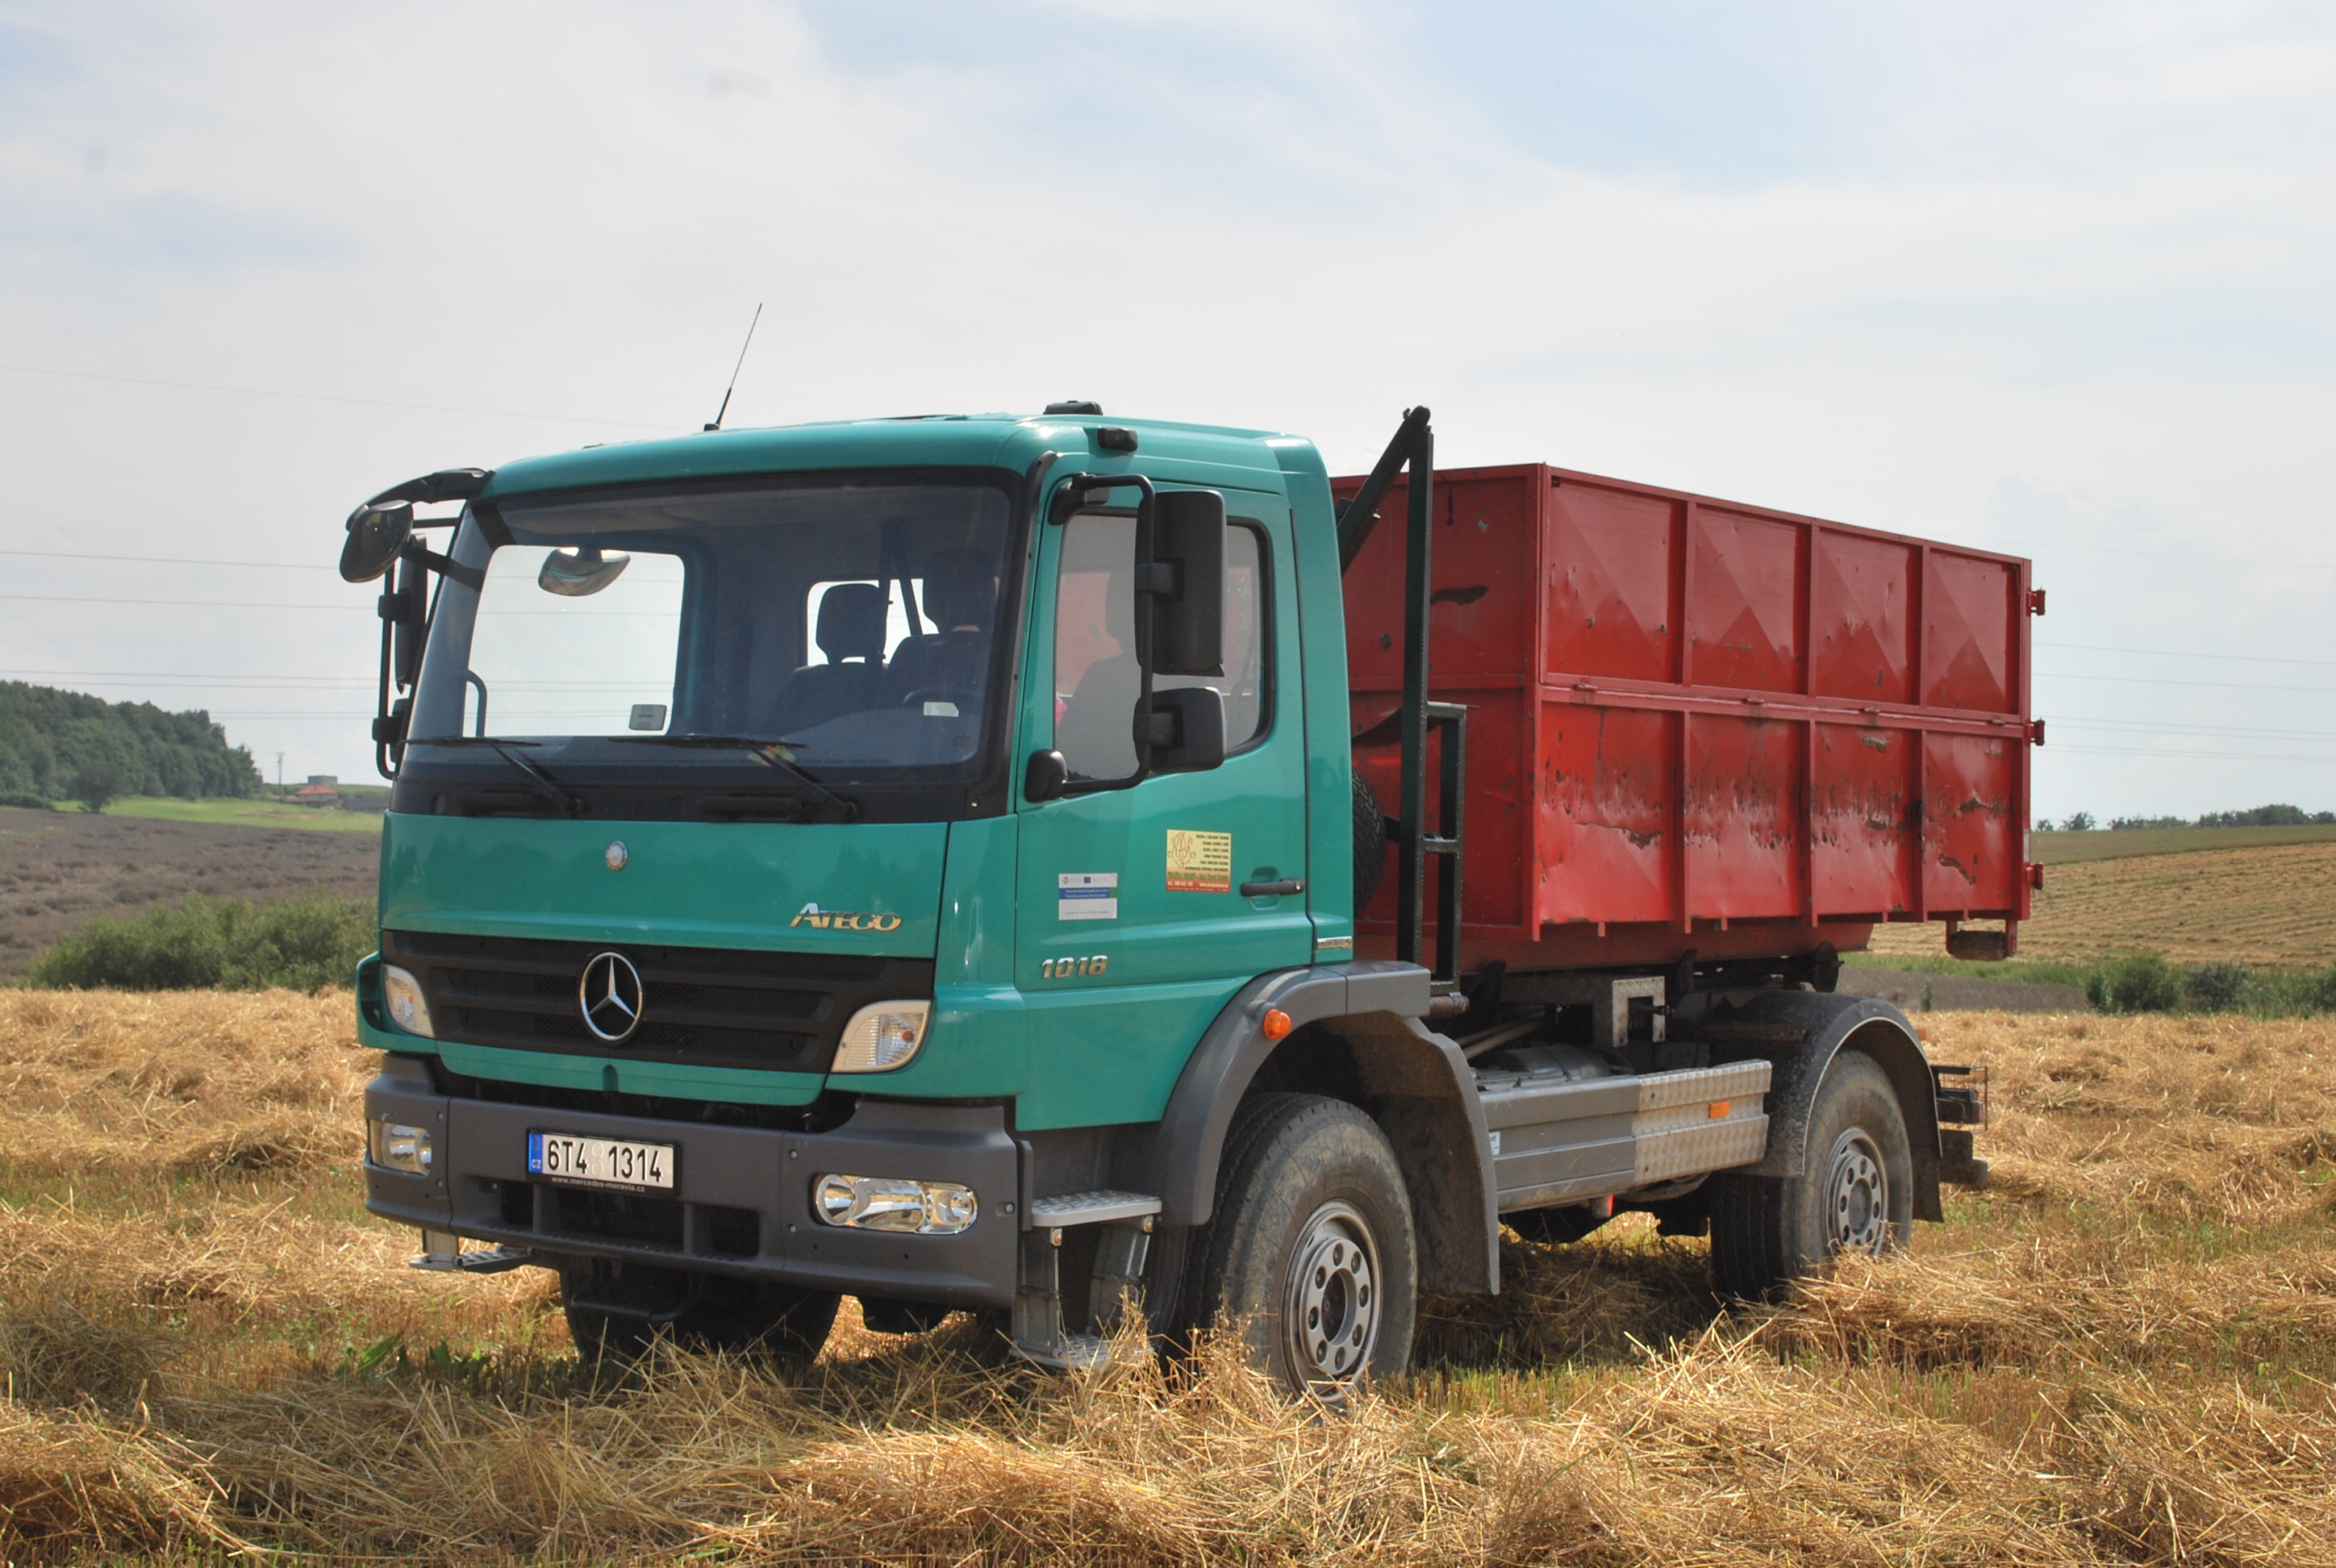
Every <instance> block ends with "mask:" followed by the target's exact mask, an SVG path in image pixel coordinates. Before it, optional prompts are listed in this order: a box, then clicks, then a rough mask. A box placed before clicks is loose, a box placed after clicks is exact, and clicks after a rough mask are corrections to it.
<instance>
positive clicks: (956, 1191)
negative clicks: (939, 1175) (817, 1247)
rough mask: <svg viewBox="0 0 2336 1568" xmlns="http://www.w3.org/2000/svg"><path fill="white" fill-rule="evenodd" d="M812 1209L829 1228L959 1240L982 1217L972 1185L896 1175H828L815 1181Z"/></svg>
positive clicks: (813, 1184)
mask: <svg viewBox="0 0 2336 1568" xmlns="http://www.w3.org/2000/svg"><path fill="white" fill-rule="evenodd" d="M811 1206H812V1213H815V1214H817V1215H818V1216H819V1218H820V1220H821V1221H822V1222H823V1223H825V1224H830V1225H842V1226H844V1227H846V1228H847V1229H850V1230H855V1231H907V1232H914V1233H915V1234H917V1235H920V1236H954V1235H956V1234H957V1233H958V1232H959V1231H963V1230H967V1229H969V1228H970V1227H971V1226H972V1224H973V1222H974V1221H975V1220H976V1219H978V1217H979V1216H980V1213H981V1204H980V1203H979V1201H978V1200H977V1199H976V1198H975V1197H974V1195H973V1189H972V1188H971V1187H961V1186H959V1185H958V1183H955V1182H911V1181H908V1180H905V1179H902V1178H898V1177H891V1176H822V1177H820V1178H819V1179H818V1180H817V1181H816V1182H814V1183H812V1205H811Z"/></svg>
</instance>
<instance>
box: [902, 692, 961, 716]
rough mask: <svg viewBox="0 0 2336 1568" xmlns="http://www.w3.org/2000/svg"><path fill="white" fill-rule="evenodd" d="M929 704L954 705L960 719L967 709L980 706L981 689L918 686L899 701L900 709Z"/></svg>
mask: <svg viewBox="0 0 2336 1568" xmlns="http://www.w3.org/2000/svg"><path fill="white" fill-rule="evenodd" d="M929 702H947V703H954V704H955V705H956V706H957V710H958V716H959V717H960V718H962V717H963V716H965V712H966V710H967V709H968V708H974V707H979V706H981V688H980V687H974V686H920V687H917V689H916V690H914V691H912V692H910V693H909V694H908V696H904V697H902V698H901V699H900V706H902V707H919V706H922V705H924V704H926V703H929Z"/></svg>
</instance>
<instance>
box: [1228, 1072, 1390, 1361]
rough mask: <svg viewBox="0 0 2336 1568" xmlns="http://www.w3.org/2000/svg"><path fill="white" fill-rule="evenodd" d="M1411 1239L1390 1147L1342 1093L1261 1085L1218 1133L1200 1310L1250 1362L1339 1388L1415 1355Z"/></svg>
mask: <svg viewBox="0 0 2336 1568" xmlns="http://www.w3.org/2000/svg"><path fill="white" fill-rule="evenodd" d="M1418 1288H1419V1249H1418V1242H1417V1238H1416V1233H1415V1232H1414V1230H1413V1228H1412V1219H1411V1200H1410V1197H1409V1194H1408V1193H1406V1190H1405V1188H1404V1183H1403V1172H1402V1170H1401V1168H1400V1167H1399V1166H1397V1164H1396V1159H1395V1153H1394V1151H1393V1150H1392V1149H1390V1148H1389V1147H1388V1146H1387V1139H1386V1137H1385V1136H1384V1135H1382V1134H1381V1133H1380V1132H1379V1130H1378V1128H1377V1125H1375V1124H1373V1123H1372V1121H1371V1119H1370V1118H1369V1117H1368V1116H1366V1115H1363V1114H1362V1113H1361V1112H1360V1111H1358V1110H1357V1109H1355V1107H1354V1106H1352V1105H1347V1104H1345V1103H1344V1102H1343V1101H1338V1100H1332V1099H1326V1098H1323V1097H1321V1096H1315V1095H1283V1094H1276V1095H1263V1096H1259V1097H1258V1098H1256V1099H1254V1100H1251V1101H1250V1102H1249V1103H1248V1104H1246V1105H1242V1106H1241V1110H1240V1111H1239V1112H1238V1113H1237V1114H1236V1115H1234V1117H1233V1123H1232V1125H1231V1128H1229V1129H1228V1130H1227V1132H1226V1135H1225V1148H1224V1163H1223V1165H1222V1174H1220V1176H1219V1179H1218V1190H1217V1213H1216V1219H1215V1221H1214V1222H1213V1223H1212V1225H1211V1226H1210V1227H1209V1234H1208V1240H1207V1242H1206V1251H1205V1253H1204V1255H1203V1260H1202V1272H1201V1278H1200V1292H1201V1293H1200V1306H1201V1311H1200V1313H1199V1314H1198V1315H1199V1316H1200V1318H1201V1320H1202V1321H1204V1322H1215V1323H1219V1324H1222V1325H1225V1326H1228V1327H1235V1326H1237V1327H1238V1328H1239V1329H1240V1331H1241V1335H1242V1337H1243V1339H1245V1340H1246V1342H1247V1346H1248V1349H1249V1359H1250V1361H1251V1365H1253V1366H1255V1367H1256V1368H1258V1369H1259V1370H1260V1371H1262V1372H1265V1373H1266V1374H1267V1375H1269V1376H1270V1377H1271V1378H1274V1379H1275V1380H1276V1381H1278V1382H1280V1384H1281V1385H1282V1386H1283V1387H1284V1388H1288V1389H1290V1390H1291V1391H1292V1392H1299V1393H1308V1394H1311V1395H1313V1396H1315V1397H1317V1398H1327V1399H1334V1400H1335V1399H1338V1398H1342V1397H1343V1396H1344V1395H1345V1394H1346V1393H1347V1392H1348V1390H1349V1389H1351V1388H1354V1387H1355V1386H1356V1385H1357V1384H1358V1382H1360V1381H1361V1380H1363V1379H1364V1378H1391V1377H1395V1376H1397V1375H1398V1374H1399V1373H1401V1372H1402V1371H1403V1370H1404V1368H1406V1367H1408V1366H1409V1365H1410V1363H1411V1337H1412V1329H1413V1326H1414V1323H1415V1320H1416V1315H1417V1309H1418V1303H1417V1296H1418Z"/></svg>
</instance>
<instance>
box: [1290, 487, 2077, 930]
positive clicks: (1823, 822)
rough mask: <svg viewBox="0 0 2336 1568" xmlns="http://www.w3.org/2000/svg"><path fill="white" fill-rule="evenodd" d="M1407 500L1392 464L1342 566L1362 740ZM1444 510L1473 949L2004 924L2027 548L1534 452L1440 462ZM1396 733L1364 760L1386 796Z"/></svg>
mask: <svg viewBox="0 0 2336 1568" xmlns="http://www.w3.org/2000/svg"><path fill="white" fill-rule="evenodd" d="M1332 484H1333V488H1334V490H1335V491H1336V492H1337V493H1338V496H1339V498H1340V500H1342V501H1343V500H1345V499H1346V498H1347V497H1348V496H1351V495H1352V494H1354V492H1356V491H1357V490H1358V489H1359V488H1360V486H1361V481H1360V479H1358V478H1357V479H1345V480H1337V481H1333V482H1332ZM1405 505H1406V497H1405V494H1404V487H1403V485H1402V483H1401V482H1398V483H1397V485H1396V486H1395V487H1394V488H1393V489H1392V490H1390V491H1389V492H1387V497H1386V499H1385V500H1384V501H1383V502H1381V503H1380V505H1379V507H1378V512H1379V515H1380V517H1381V518H1382V519H1383V520H1384V521H1381V522H1380V524H1379V526H1378V528H1377V531H1375V532H1374V533H1373V534H1372V536H1371V538H1370V540H1369V541H1368V543H1366V545H1365V546H1364V548H1363V550H1362V552H1361V554H1360V555H1358V557H1357V558H1356V560H1355V562H1354V564H1353V566H1352V567H1351V568H1350V569H1349V570H1348V572H1347V576H1346V600H1347V660H1348V685H1349V687H1350V688H1351V693H1352V696H1351V702H1352V722H1353V726H1354V728H1353V733H1354V734H1355V735H1358V736H1364V735H1366V733H1367V732H1369V731H1371V730H1373V729H1374V727H1375V726H1379V725H1380V721H1381V720H1383V719H1384V718H1386V717H1387V715H1389V714H1390V713H1392V712H1393V711H1394V709H1395V708H1396V706H1397V703H1398V701H1399V700H1400V696H1401V693H1402V689H1403V615H1402V592H1403V548H1404V520H1405ZM1434 526H1435V531H1436V538H1435V545H1434V564H1435V570H1434V585H1433V586H1434V590H1435V604H1434V609H1433V611H1432V617H1433V632H1432V644H1431V648H1432V660H1433V662H1432V665H1431V677H1430V686H1431V688H1432V692H1433V695H1434V696H1435V697H1436V699H1437V700H1438V701H1443V702H1455V703H1465V704H1466V705H1468V708H1469V714H1468V755H1467V759H1466V760H1467V791H1468V798H1467V802H1466V806H1467V818H1466V848H1465V853H1464V856H1463V872H1462V874H1463V877H1464V881H1463V884H1462V886H1463V907H1464V909H1465V911H1466V915H1465V926H1464V928H1463V931H1462V935H1463V937H1464V939H1465V958H1466V962H1467V964H1468V966H1469V967H1470V968H1474V967H1475V966H1476V965H1477V964H1479V963H1482V962H1483V961H1484V960H1486V959H1493V958H1500V959H1506V960H1507V961H1508V963H1509V965H1510V967H1511V968H1512V969H1562V968H1577V967H1587V966H1596V965H1601V964H1648V963H1668V962H1671V961H1675V960H1676V959H1678V958H1679V956H1680V955H1682V954H1683V953H1685V952H1686V951H1688V950H1690V949H1692V950H1695V952H1696V953H1697V954H1698V956H1699V957H1701V958H1704V959H1718V958H1722V957H1728V956H1737V955H1740V956H1754V955H1785V954H1798V953H1806V952H1809V951H1812V950H1815V949H1816V948H1817V947H1818V946H1819V944H1821V943H1825V942H1831V943H1833V944H1834V945H1835V947H1836V948H1838V949H1842V950H1852V949H1856V948H1862V947H1864V945H1865V943H1866V940H1867V937H1868V935H1869V933H1870V932H1871V930H1872V928H1873V927H1874V924H1875V923H1877V922H1880V921H1884V920H1948V921H1952V922H1960V921H1964V920H2002V921H2005V922H2007V924H2006V940H2007V945H2010V944H2011V943H2013V942H2015V941H2016V922H2017V921H2019V920H2022V919H2024V918H2026V916H2027V914H2028V911H2029V867H2028V865H2027V864H2026V862H2025V852H2026V846H2027V836H2026V833H2025V831H2024V830H2025V828H2026V826H2027V822H2028V751H2029V742H2030V737H2031V733H2032V732H2031V729H2030V726H2029V712H2028V685H2029V681H2028V671H2029V664H2028V657H2029V631H2028V622H2029V614H2030V613H2031V611H2034V612H2038V613H2040V610H2041V607H2042V600H2041V596H2040V595H2033V594H2032V593H2031V590H2030V586H2029V563H2028V562H2027V561H2025V560H2018V559H2016V558H2014V557H2010V556H2002V555H1991V554H1988V553H1986V552H1984V551H1981V550H1968V549H1965V548H1963V547H1961V546H1959V545H1952V546H1951V545H1944V544H1933V543H1931V542H1928V541H1923V540H1919V539H1910V538H1906V537H1903V536H1901V535H1896V534H1887V533H1879V532H1876V531H1874V530H1872V529H1863V528H1851V527H1847V526H1844V525H1843V524H1840V523H1835V522H1825V521H1819V520H1817V519H1815V518H1808V517H1797V516H1794V515H1792V514H1791V513H1788V512H1781V511H1767V510H1766V509H1764V508H1760V507H1752V506H1741V505H1738V504H1737V503H1735V502H1723V501H1714V500H1710V499H1708V498H1707V497H1703V496H1697V495H1688V494H1683V493H1681V492H1677V491H1669V490H1659V489H1656V488H1654V487H1653V486H1651V485H1643V484H1631V483H1628V482H1624V481H1621V480H1614V479H1601V478H1600V477H1598V476H1597V475H1595V474H1588V473H1576V472H1571V471H1570V470H1565V469H1557V468H1550V467H1546V466H1543V465H1542V464H1537V463H1536V464H1532V465H1528V466H1523V467H1514V468H1471V469H1457V470H1452V471H1448V472H1438V473H1437V474H1436V492H1435V524H1434ZM1393 727H1394V726H1386V727H1385V729H1384V730H1383V731H1382V735H1383V736H1384V737H1385V738H1384V739H1382V738H1381V736H1371V737H1370V739H1369V742H1368V744H1360V745H1358V746H1357V748H1356V753H1355V765H1356V768H1357V771H1358V772H1359V773H1361V774H1363V775H1364V777H1366V778H1367V779H1368V780H1369V782H1370V784H1371V785H1372V787H1373V788H1374V789H1376V790H1377V792H1378V795H1379V799H1380V801H1381V803H1383V806H1384V808H1385V809H1387V811H1389V812H1393V811H1394V810H1395V809H1396V803H1397V800H1398V798H1399V792H1398V788H1397V762H1398V755H1399V753H1398V748H1397V745H1396V744H1395V743H1394V739H1393V735H1392V733H1391V732H1392V730H1393ZM1429 778H1430V781H1431V785H1430V787H1431V789H1432V788H1433V780H1434V778H1435V770H1434V768H1433V767H1432V766H1431V769H1430V773H1429ZM1430 874H1431V875H1433V874H1434V873H1433V872H1431V873H1430ZM1395 880H1396V879H1395V877H1394V875H1393V872H1392V867H1390V870H1389V873H1388V874H1387V877H1386V878H1385V879H1384V880H1383V881H1382V883H1381V887H1380V891H1379V892H1378V894H1377V897H1376V899H1374V901H1372V903H1371V904H1370V905H1369V907H1368V909H1366V910H1365V911H1363V920H1362V935H1363V938H1364V940H1363V943H1362V946H1363V947H1364V949H1365V950H1377V951H1380V952H1385V951H1387V950H1389V944H1390V943H1391V941H1392V938H1393V933H1394V929H1395V926H1394V888H1395ZM1430 906H1431V918H1432V908H1433V901H1432V900H1431V901H1430Z"/></svg>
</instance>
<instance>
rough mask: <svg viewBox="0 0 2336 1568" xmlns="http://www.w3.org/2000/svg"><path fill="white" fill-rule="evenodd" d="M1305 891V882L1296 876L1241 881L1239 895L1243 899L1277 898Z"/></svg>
mask: <svg viewBox="0 0 2336 1568" xmlns="http://www.w3.org/2000/svg"><path fill="white" fill-rule="evenodd" d="M1304 891H1306V884H1305V883H1304V882H1301V881H1299V880H1298V879H1297V878H1296V877H1284V878H1282V879H1281V880H1280V881H1278V882H1243V883H1241V897H1243V898H1245V899H1278V898H1284V897H1287V896H1288V895H1289V894H1291V893H1302V892H1304Z"/></svg>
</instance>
